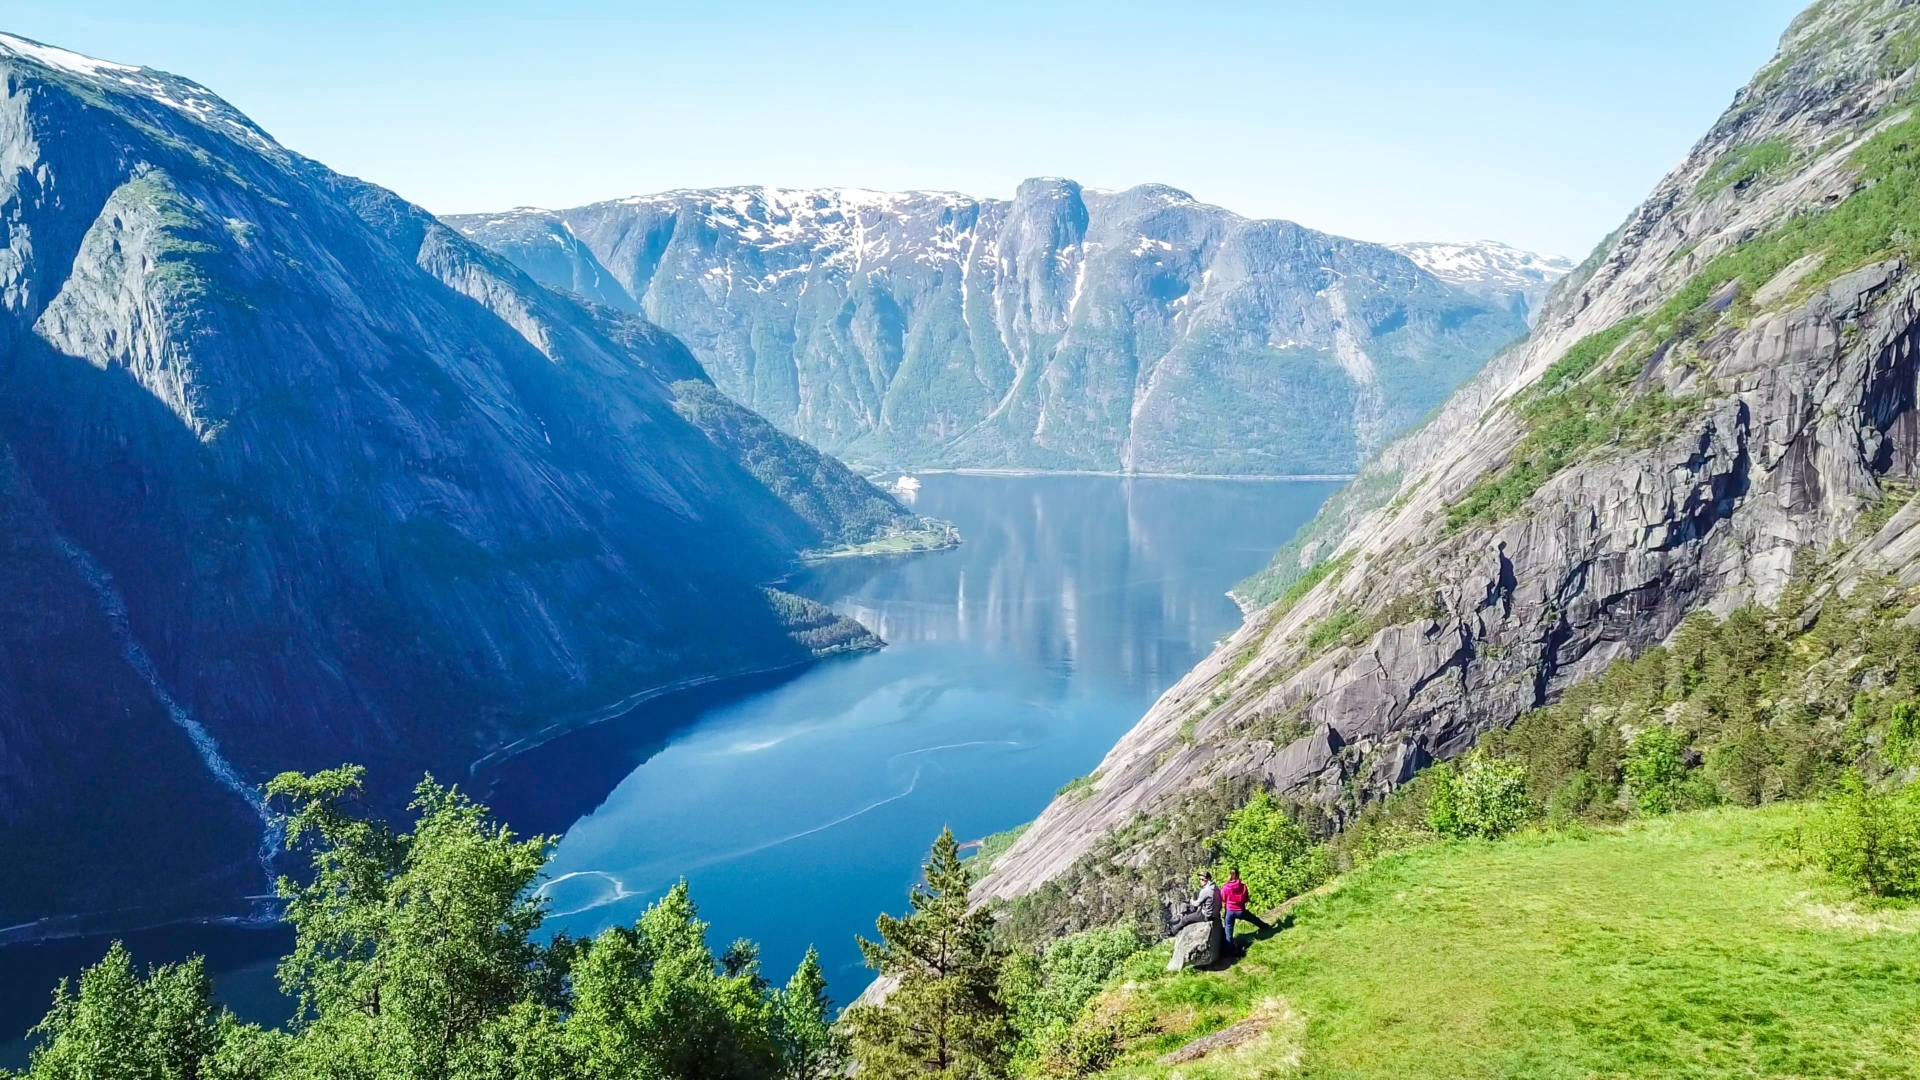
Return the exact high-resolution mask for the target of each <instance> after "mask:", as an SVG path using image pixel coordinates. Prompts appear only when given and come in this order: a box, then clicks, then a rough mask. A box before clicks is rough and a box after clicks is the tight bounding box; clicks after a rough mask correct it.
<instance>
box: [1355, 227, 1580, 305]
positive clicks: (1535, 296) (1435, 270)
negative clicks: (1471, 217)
mask: <svg viewBox="0 0 1920 1080" xmlns="http://www.w3.org/2000/svg"><path fill="white" fill-rule="evenodd" d="M1387 246H1388V247H1390V248H1392V249H1393V250H1395V251H1397V252H1399V253H1400V254H1402V255H1405V256H1406V257H1407V258H1409V259H1412V260H1413V261H1414V262H1415V263H1417V264H1419V266H1420V268H1421V269H1422V270H1425V271H1426V272H1428V273H1429V274H1432V275H1433V276H1434V277H1437V278H1439V279H1440V280H1441V281H1444V282H1446V283H1447V284H1449V285H1457V286H1459V287H1460V288H1462V289H1466V290H1467V291H1468V292H1476V293H1479V294H1481V295H1482V296H1486V297H1489V298H1491V299H1493V300H1495V301H1498V302H1500V303H1505V304H1513V303H1515V302H1518V303H1519V304H1521V305H1524V306H1522V307H1521V308H1520V310H1521V312H1522V314H1524V315H1525V316H1526V318H1527V321H1528V322H1532V321H1533V319H1534V316H1535V315H1536V314H1538V313H1539V311H1540V301H1542V300H1545V299H1546V298H1547V291H1548V290H1549V289H1551V288H1553V283H1554V282H1556V281H1559V280H1560V279H1561V278H1563V277H1566V276H1567V275H1568V274H1569V273H1572V272H1573V268H1574V263H1573V260H1571V259H1563V258H1560V257H1559V256H1558V255H1541V254H1538V253H1535V252H1532V251H1521V250H1520V249H1519V248H1517V247H1513V246H1511V245H1508V244H1503V243H1501V242H1499V241H1498V240H1476V241H1474V242H1473V243H1470V244H1446V243H1431V242H1415V243H1411V244H1388V245H1387Z"/></svg>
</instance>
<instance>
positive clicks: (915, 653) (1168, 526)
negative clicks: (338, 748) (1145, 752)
mask: <svg viewBox="0 0 1920 1080" xmlns="http://www.w3.org/2000/svg"><path fill="white" fill-rule="evenodd" d="M921 479H922V483H923V487H922V488H921V491H920V494H919V497H918V500H917V502H916V505H915V509H916V510H918V511H919V512H920V513H924V514H930V515H933V516H935V517H940V518H946V519H947V520H950V521H952V522H954V523H956V524H957V525H959V527H960V530H961V533H962V534H963V535H964V536H965V537H966V543H965V544H964V545H962V546H961V547H960V548H958V549H957V550H953V551H947V552H937V553H929V554H923V555H916V556H910V557H905V558H900V559H892V560H884V561H878V560H848V561H846V562H839V563H831V564H827V565H824V566H821V567H818V568H816V569H814V570H811V571H809V572H807V573H806V574H804V575H802V576H800V577H797V578H795V579H794V580H792V581H790V582H788V583H787V584H786V585H785V586H784V587H785V588H787V589H789V590H791V591H794V592H799V593H803V594H805V595H807V596H811V597H813V598H814V599H817V600H820V601H822V602H824V603H828V604H831V605H833V607H835V608H836V609H837V610H839V611H841V612H843V613H845V614H848V615H851V616H853V617H854V618H856V619H859V620H860V621H861V622H863V623H865V624H866V625H867V626H868V627H870V628H872V629H873V630H874V631H876V632H877V633H879V634H880V636H881V637H883V638H885V639H886V640H887V642H889V645H888V647H887V648H886V649H883V650H880V651H878V652H873V653H866V654H861V655H858V656H852V657H845V658H840V659H836V660H833V661H829V662H827V663H824V664H820V665H817V666H815V667H812V668H810V669H807V670H805V671H804V672H801V673H798V674H794V673H787V674H783V675H774V676H767V677H764V678H761V679H758V680H754V681H750V682H743V683H735V684H732V685H729V686H724V687H714V688H708V689H705V690H702V691H699V692H696V693H692V694H684V695H680V696H678V697H675V698H672V699H669V700H664V701H660V702H655V703H652V704H649V705H647V706H643V707H642V708H640V709H637V710H635V711H634V713H632V714H630V715H629V716H626V717H623V718H621V719H619V720H616V721H612V722H609V723H606V724H601V725H598V726H596V727H594V728H590V729H587V730H585V731H582V732H578V733H576V734H574V735H570V736H568V737H566V738H563V739H560V740H557V741H555V742H553V743H550V744H548V745H546V746H543V747H541V748H539V749H537V750H535V751H533V752H531V753H528V754H525V755H522V756H521V757H518V758H515V759H513V760H512V761H510V762H508V763H506V764H505V765H503V766H501V767H500V768H499V769H497V770H495V771H494V772H492V773H490V774H488V775H485V776H482V777H477V778H475V779H474V785H473V786H475V787H476V788H478V789H479V790H480V791H481V792H482V793H483V794H484V797H485V798H486V799H487V800H488V801H489V803H490V804H491V805H492V806H493V807H494V809H495V811H496V812H498V813H499V814H500V815H501V816H502V817H504V818H505V819H506V820H508V821H509V822H510V823H512V824H513V825H514V827H515V828H516V829H519V830H521V831H523V832H532V831H540V832H551V833H560V834H563V837H564V838H563V839H562V840H561V842H560V846H559V850H558V852H557V854H556V855H555V858H554V861H553V865H552V867H551V878H552V880H551V881H550V883H549V884H548V885H547V887H546V888H547V893H548V896H549V898H550V900H551V901H552V910H553V911H554V912H555V913H556V915H555V917H554V918H553V919H552V920H551V921H550V923H549V925H550V926H554V927H556V928H561V929H565V930H567V931H569V932H571V933H574V934H590V933H594V932H597V931H599V930H601V929H603V928H605V927H607V926H611V925H615V924H620V923H628V922H631V921H632V920H633V919H634V918H635V917H636V916H638V915H639V913H640V912H641V911H642V910H643V909H644V908H645V906H646V905H647V903H648V902H649V901H651V900H652V899H654V898H656V897H658V896H659V895H660V894H661V893H662V892H663V891H665V890H666V889H667V888H669V887H670V886H671V885H672V884H673V883H674V882H675V881H677V880H679V879H680V878H682V877H685V878H686V879H687V880H688V881H689V882H690V883H691V885H692V888H693V895H694V899H695V901H696V902H697V903H698V904H699V906H700V910H701V915H702V917H703V918H705V919H707V920H708V921H710V922H711V923H712V924H713V936H714V938H715V940H716V944H724V943H725V942H726V941H729V940H732V939H733V938H735V937H749V938H753V939H754V940H756V941H758V942H760V944H761V946H762V955H763V957H764V958H765V961H766V967H767V971H768V975H769V977H771V978H773V979H775V980H777V981H784V980H785V978H786V976H787V974H788V973H790V972H791V971H792V969H793V966H794V964H795V963H797V962H798V960H799V958H800V956H801V954H802V953H803V952H805V951H806V948H807V946H808V945H809V944H814V945H818V946H819V948H820V951H821V954H822V957H823V959H824V960H825V962H826V965H827V968H828V972H829V974H830V976H831V978H832V980H833V992H834V995H835V997H836V998H837V999H838V1000H840V1001H842V1002H845V1001H846V1000H848V999H850V998H851V997H852V996H853V995H854V994H856V993H858V992H859V990H860V988H861V987H862V986H864V985H865V983H866V981H867V974H868V973H867V972H866V971H865V969H864V968H862V967H861V965H860V957H859V952H858V950H857V949H856V948H855V946H854V935H856V934H863V933H864V934H868V935H871V934H872V933H873V920H874V916H875V915H876V914H878V913H879V912H881V911H883V910H886V911H893V912H895V913H898V912H899V911H900V910H901V908H903V907H904V906H905V896H906V892H907V889H908V888H909V887H910V886H911V885H912V883H913V882H914V881H915V880H916V878H917V877H918V875H919V866H920V863H921V861H922V860H923V859H924V858H925V856H926V852H927V848H928V845H929V844H930V843H931V842H932V840H933V838H934V837H935V836H936V835H937V834H938V833H939V831H940V829H941V827H942V826H949V827H951V828H952V829H953V831H954V833H955V834H956V835H958V836H959V837H960V838H961V839H963V840H969V839H978V838H979V837H982V836H985V835H986V834H988V833H992V832H997V831H999V830H1002V829H1008V828H1011V827H1013V826H1015V825H1018V824H1020V823H1021V822H1024V821H1029V820H1031V819H1032V818H1033V817H1034V816H1035V815H1037V814H1038V813H1039V812H1040V810H1041V809H1042V808H1043V807H1044V806H1045V805H1046V803H1047V801H1048V799H1050V798H1051V797H1052V795H1053V793H1054V791H1055V790H1056V789H1058V788H1059V787H1060V785H1062V784H1064V783H1066V782H1067V781H1068V780H1071V779H1073V778H1074V777H1076V776H1080V775H1084V774H1085V773H1088V772H1090V771H1091V770H1092V769H1093V768H1094V766H1095V765H1096V764H1097V763H1098V762H1099V760H1100V758H1101V756H1102V755H1103V754H1105V753H1106V751H1107V749H1108V748H1109V747H1111V746H1112V745H1113V743H1114V741H1115V740H1116V739H1118V738H1119V736H1120V735H1121V734H1122V733H1124V732H1125V731H1126V730H1127V729H1128V728H1129V727H1131V726H1132V725H1133V723H1134V722H1135V721H1136V720H1138V719H1139V718H1140V716H1141V714H1142V713H1144V712H1145V711H1146V709H1147V707H1148V706H1150V705H1151V704H1152V703H1153V701H1154V699H1155V698H1156V697H1158V696H1159V695H1160V693H1161V692H1162V691H1164V690H1165V689H1166V688H1167V687H1169V686H1171V685H1172V684H1173V683H1174V682H1175V681H1177V680H1178V679H1179V678H1180V677H1181V676H1182V675H1184V674H1185V673H1186V672H1187V670H1188V669H1189V668H1191V667H1192V666H1193V665H1194V664H1195V663H1196V662H1198V661H1199V660H1200V659H1201V657H1203V656H1205V655H1206V653H1207V652H1208V651H1209V650H1210V649H1211V648H1212V647H1213V643H1214V642H1215V641H1216V640H1218V639H1219V638H1220V637H1222V636H1224V635H1225V634H1228V633H1230V632H1231V631H1232V630H1233V629H1234V628H1235V627H1236V626H1238V625H1239V622H1240V614H1239V611H1238V610H1237V609H1236V608H1235V607H1234V605H1233V603H1232V602H1231V601H1230V600H1228V599H1227V598H1226V596H1225V595H1224V593H1225V590H1226V589H1227V588H1228V587H1229V586H1230V585H1232V584H1233V583H1234V582H1236V581H1238V580H1240V579H1241V578H1243V577H1245V576H1247V575H1248V574H1250V573H1252V572H1254V571H1255V570H1258V569H1259V568H1260V567H1261V566H1262V565H1264V564H1265V563H1266V561H1267V559H1268V558H1269V557H1271V555H1272V554H1273V551H1274V549H1275V548H1277V547H1279V546H1280V545H1281V544H1282V543H1284V542H1286V540H1287V539H1288V538H1289V537H1291V536H1292V535H1293V533H1294V531H1295V530H1296V529H1298V528H1299V527H1300V525H1302V524H1303V523H1305V522H1306V520H1307V519H1308V518H1310V517H1311V516H1312V515H1313V513H1314V511H1315V510H1317V509H1318V508H1319V506H1320V504H1321V502H1322V501H1324V500H1325V499H1326V497H1327V496H1328V495H1329V494H1331V493H1332V492H1333V490H1334V489H1335V488H1336V487H1337V486H1338V485H1337V484H1334V483H1328V482H1281V481H1232V480H1170V479H1121V478H1118V477H1092V476H1020V477H1012V476H960V475H950V474H932V475H926V476H923V477H922V478H921ZM285 937H286V935H285V932H284V931H264V932H263V931H246V930H239V929H233V928H226V929H221V928H209V927H190V928H175V929H173V930H169V931H163V932H159V933H156V934H146V935H139V936H137V937H136V939H135V940H133V941H130V943H129V944H130V947H132V948H134V950H135V954H136V959H137V960H139V961H142V962H161V961H168V960H175V959H179V958H180V957H182V956H185V955H186V954H188V953H190V952H203V953H207V954H209V956H210V958H211V959H213V960H214V963H213V964H212V965H210V966H211V967H213V968H215V969H216V970H217V972H218V974H217V975H216V987H217V989H218V990H219V991H220V992H221V994H222V995H223V997H225V998H226V999H228V1000H229V1001H230V1002H232V1003H233V1004H234V1005H236V1006H237V1007H238V1008H240V1009H241V1011H242V1012H243V1014H244V1015H249V1016H252V1017H256V1018H259V1019H262V1020H269V1021H270V1020H272V1019H273V1018H274V1016H275V1014H276V1010H284V1008H285V1006H284V1004H283V1003H281V1002H279V1001H278V1000H277V999H276V998H275V997H274V996H273V992H272V989H271V969H272V957H273V956H275V955H277V954H278V953H279V952H282V951H284V949H285V946H286V941H285ZM104 948H105V942H104V940H101V941H89V942H74V943H64V944H60V945H54V946H40V947H35V948H32V949H24V950H23V949H11V950H6V951H4V952H0V975H4V976H5V977H4V978H0V983H4V984H6V987H7V989H8V990H12V991H14V992H13V993H12V994H11V996H9V995H8V994H7V993H5V992H4V991H0V1059H13V1060H14V1061H17V1060H18V1058H17V1055H18V1053H19V1052H20V1044H19V1043H18V1042H17V1041H16V1042H13V1043H12V1045H11V1046H9V1045H7V1043H8V1041H10V1040H13V1039H14V1038H15V1037H16V1036H17V1035H18V1034H19V1033H20V1032H21V1031H24V1029H25V1028H26V1027H27V1026H28V1025H30V1024H31V1023H33V1022H34V1020H37V1019H38V1017H39V1014H40V1013H41V1012H43V1011H44V1010H45V1001H46V996H45V995H46V992H47V990H48V989H50V988H51V986H52V984H53V982H54V980H56V979H57V978H58V977H59V976H60V975H61V974H71V973H73V972H75V971H77V970H78V968H79V966H80V965H81V964H84V963H87V962H91V961H92V960H95V959H98V956H99V953H100V952H101V951H104ZM15 998H17V999H18V1000H13V999H15ZM7 1063H11V1062H7Z"/></svg>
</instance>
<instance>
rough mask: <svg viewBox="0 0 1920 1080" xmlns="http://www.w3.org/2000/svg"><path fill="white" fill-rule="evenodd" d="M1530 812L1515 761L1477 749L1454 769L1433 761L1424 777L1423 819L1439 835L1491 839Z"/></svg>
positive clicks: (1523, 776)
mask: <svg viewBox="0 0 1920 1080" xmlns="http://www.w3.org/2000/svg"><path fill="white" fill-rule="evenodd" d="M1532 815H1533V804H1532V801H1531V800H1530V799H1529V798H1528V797H1527V770H1526V767H1525V766H1523V765H1521V764H1520V763H1519V762H1517V761H1508V760H1506V759H1504V758H1496V757H1492V756H1490V755H1488V754H1487V753H1486V752H1484V751H1481V750H1475V751H1474V752H1472V753H1470V754H1468V755H1467V756H1466V758H1465V760H1463V761H1462V762H1461V764H1460V767H1459V769H1458V770H1457V771H1456V770H1455V769H1454V767H1453V766H1452V765H1437V766H1435V767H1434V769H1433V771H1432V779H1431V780H1429V781H1428V788H1427V821H1428V823H1429V824H1431V825H1432V826H1433V830H1434V831H1435V832H1437V833H1439V834H1440V835H1442V836H1455V837H1472V836H1477V837H1482V838H1484V839H1488V840H1491V839H1493V838H1494V837H1497V836H1504V835H1506V834H1507V833H1510V832H1512V831H1513V830H1515V829H1517V828H1519V827H1520V826H1521V825H1522V824H1525V822H1526V820H1527V819H1528V818H1529V817H1531V816H1532Z"/></svg>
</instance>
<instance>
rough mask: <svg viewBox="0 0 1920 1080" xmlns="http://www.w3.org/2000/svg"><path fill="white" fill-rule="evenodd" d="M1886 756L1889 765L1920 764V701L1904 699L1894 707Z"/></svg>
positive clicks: (1889, 724)
mask: <svg viewBox="0 0 1920 1080" xmlns="http://www.w3.org/2000/svg"><path fill="white" fill-rule="evenodd" d="M1886 758H1887V763H1888V764H1889V765H1893V766H1894V767H1896V768H1898V767H1902V766H1907V765H1920V701H1903V702H1901V703H1900V704H1898V705H1895V706H1894V707H1893V716H1892V718H1891V719H1890V720H1888V721H1887V741H1886Z"/></svg>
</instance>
